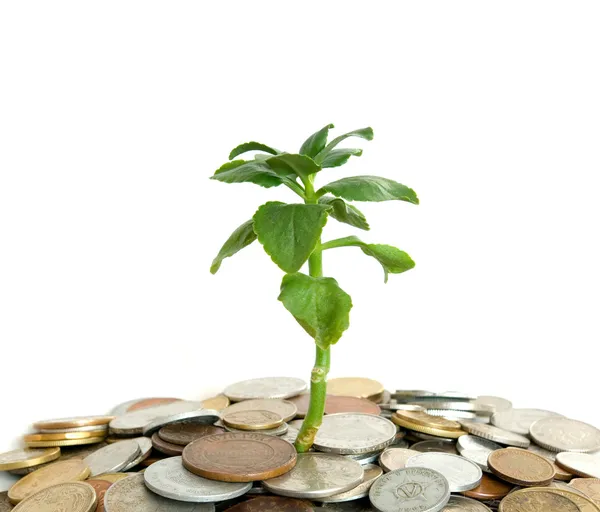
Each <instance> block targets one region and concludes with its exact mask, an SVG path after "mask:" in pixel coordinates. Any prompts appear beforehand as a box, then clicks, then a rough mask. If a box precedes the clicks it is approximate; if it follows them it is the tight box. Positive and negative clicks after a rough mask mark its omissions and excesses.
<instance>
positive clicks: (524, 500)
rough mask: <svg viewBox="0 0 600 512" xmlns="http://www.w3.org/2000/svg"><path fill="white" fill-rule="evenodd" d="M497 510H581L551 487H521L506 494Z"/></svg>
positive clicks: (525, 511)
mask: <svg viewBox="0 0 600 512" xmlns="http://www.w3.org/2000/svg"><path fill="white" fill-rule="evenodd" d="M498 511H499V512H542V511H543V512H581V509H580V508H579V507H578V506H577V505H576V504H575V503H574V502H572V501H571V500H570V499H569V498H566V497H564V496H560V495H559V494H555V493H553V492H551V489H543V490H534V489H523V490H521V491H515V492H512V493H510V494H509V495H508V496H506V497H505V498H504V499H503V500H502V502H501V503H500V508H499V509H498Z"/></svg>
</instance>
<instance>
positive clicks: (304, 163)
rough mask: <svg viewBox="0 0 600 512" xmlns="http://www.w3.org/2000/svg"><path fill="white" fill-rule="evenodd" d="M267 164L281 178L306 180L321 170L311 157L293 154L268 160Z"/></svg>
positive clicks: (285, 154) (283, 154) (284, 154)
mask: <svg viewBox="0 0 600 512" xmlns="http://www.w3.org/2000/svg"><path fill="white" fill-rule="evenodd" d="M266 162H267V164H268V165H269V167H271V169H273V171H275V173H276V174H278V175H279V176H290V175H292V176H294V178H295V177H296V176H300V177H301V178H306V177H308V176H309V175H310V174H314V173H316V172H318V171H320V170H321V168H320V167H319V166H318V165H317V164H316V163H315V162H314V161H313V160H312V159H311V158H309V157H307V156H305V155H297V154H291V153H282V154H281V155H277V156H272V157H270V158H268V159H267V160H266Z"/></svg>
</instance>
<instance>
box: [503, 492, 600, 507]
mask: <svg viewBox="0 0 600 512" xmlns="http://www.w3.org/2000/svg"><path fill="white" fill-rule="evenodd" d="M520 492H534V493H541V492H550V493H553V494H555V495H559V496H562V497H563V498H567V499H568V500H569V501H571V502H572V503H574V504H575V505H576V506H577V507H579V511H580V512H600V507H599V506H598V505H596V504H595V503H594V502H593V500H591V499H590V498H587V497H585V496H582V495H581V494H577V493H576V492H571V491H565V490H564V489H560V488H556V487H530V488H528V489H522V490H520V491H515V492H514V493H512V494H517V493H520ZM500 510H502V509H500ZM540 510H545V509H540Z"/></svg>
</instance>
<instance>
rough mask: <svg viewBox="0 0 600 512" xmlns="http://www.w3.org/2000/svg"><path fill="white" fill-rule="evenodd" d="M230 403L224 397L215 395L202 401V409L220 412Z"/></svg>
mask: <svg viewBox="0 0 600 512" xmlns="http://www.w3.org/2000/svg"><path fill="white" fill-rule="evenodd" d="M229 404H230V401H229V398H227V397H226V396H225V395H217V396H213V397H211V398H207V399H206V400H202V408H203V409H215V410H216V411H222V410H223V409H225V408H226V407H227V406H229Z"/></svg>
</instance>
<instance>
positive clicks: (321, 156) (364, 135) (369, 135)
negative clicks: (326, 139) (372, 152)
mask: <svg viewBox="0 0 600 512" xmlns="http://www.w3.org/2000/svg"><path fill="white" fill-rule="evenodd" d="M349 137H359V138H361V139H365V140H373V128H371V127H367V128H359V129H358V130H353V131H351V132H348V133H344V134H343V135H340V136H339V137H336V138H335V139H333V140H332V141H331V142H330V143H329V144H327V146H325V147H324V148H323V149H322V150H321V151H319V153H318V154H317V155H315V162H317V164H319V165H320V164H321V163H323V160H325V158H326V157H327V155H328V154H329V153H330V152H331V151H332V150H333V148H335V147H336V146H337V145H338V144H339V143H340V142H342V141H344V140H346V139H347V138H349Z"/></svg>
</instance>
